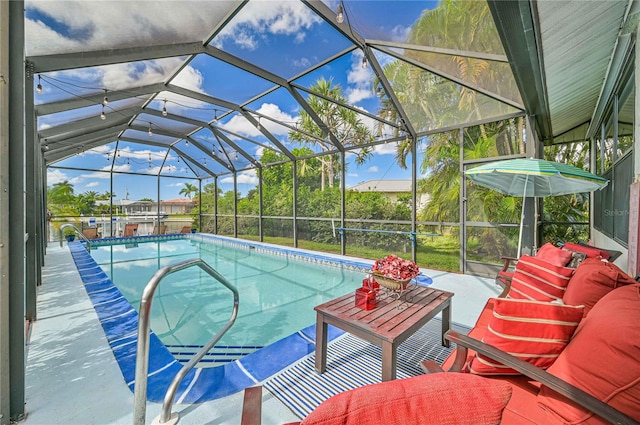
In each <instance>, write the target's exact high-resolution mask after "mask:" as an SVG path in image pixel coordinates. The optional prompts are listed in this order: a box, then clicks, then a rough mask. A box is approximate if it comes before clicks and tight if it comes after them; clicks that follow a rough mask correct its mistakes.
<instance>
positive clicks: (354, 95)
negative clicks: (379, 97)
mask: <svg viewBox="0 0 640 425" xmlns="http://www.w3.org/2000/svg"><path fill="white" fill-rule="evenodd" d="M370 97H371V90H369V89H361V88H360V89H359V88H348V89H347V101H348V102H349V103H351V104H354V103H358V102H360V101H361V100H364V99H369V98H370Z"/></svg>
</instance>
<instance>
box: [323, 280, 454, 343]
mask: <svg viewBox="0 0 640 425" xmlns="http://www.w3.org/2000/svg"><path fill="white" fill-rule="evenodd" d="M451 297H453V293H452V292H447V291H441V290H438V289H433V288H430V287H428V286H419V285H412V286H410V287H409V289H407V291H406V292H405V293H404V294H403V300H405V299H406V301H402V300H401V301H397V300H395V299H393V297H390V296H387V297H380V295H379V297H378V298H379V299H378V304H377V307H376V308H374V309H373V310H363V309H361V308H358V307H356V306H355V294H354V293H350V294H347V295H344V296H342V297H339V298H336V299H333V300H331V301H328V302H326V303H324V304H320V305H318V306H316V307H315V310H316V311H317V312H318V313H319V314H322V315H324V316H326V317H331V318H334V319H338V320H340V321H342V322H345V323H349V324H350V325H351V326H354V327H357V328H360V329H363V330H367V331H370V332H372V333H375V334H377V335H380V336H382V337H384V338H386V339H389V340H393V339H395V338H396V337H397V336H399V335H402V334H403V333H404V332H406V331H407V330H408V329H410V328H412V327H414V326H415V325H416V324H417V323H419V322H421V321H424V318H425V317H427V316H431V314H432V313H433V312H434V310H435V311H436V313H435V314H437V313H438V312H440V311H442V308H443V307H442V306H443V304H445V303H447V302H449V300H450V299H451Z"/></svg>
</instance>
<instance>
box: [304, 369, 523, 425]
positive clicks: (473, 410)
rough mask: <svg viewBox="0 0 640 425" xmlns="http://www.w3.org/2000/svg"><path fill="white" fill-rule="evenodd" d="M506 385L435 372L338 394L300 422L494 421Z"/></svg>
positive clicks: (351, 424) (331, 424) (505, 399)
mask: <svg viewBox="0 0 640 425" xmlns="http://www.w3.org/2000/svg"><path fill="white" fill-rule="evenodd" d="M510 397H511V386H510V385H509V384H507V383H505V382H500V381H495V380H490V379H486V378H482V377H480V376H474V375H469V374H467V373H434V374H427V375H420V376H415V377H412V378H407V379H397V380H394V381H387V382H383V383H381V384H374V385H367V386H364V387H361V388H357V389H355V390H350V391H345V392H343V393H340V394H337V395H335V396H333V397H331V398H329V399H328V400H326V401H325V402H323V403H322V404H320V405H319V406H318V407H317V408H316V409H315V410H314V411H313V412H311V413H310V414H309V416H307V417H306V418H305V419H304V420H303V421H302V422H301V425H311V424H322V425H361V424H385V425H406V424H425V423H432V424H469V425H472V424H474V425H478V424H499V423H500V418H501V417H502V411H503V410H504V407H505V406H506V404H507V402H508V401H509V398H510Z"/></svg>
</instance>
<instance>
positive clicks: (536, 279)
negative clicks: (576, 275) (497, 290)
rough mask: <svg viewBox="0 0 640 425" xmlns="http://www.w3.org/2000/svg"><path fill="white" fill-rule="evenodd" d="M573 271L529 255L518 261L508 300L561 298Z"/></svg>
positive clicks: (549, 299) (550, 299) (551, 299)
mask: <svg viewBox="0 0 640 425" xmlns="http://www.w3.org/2000/svg"><path fill="white" fill-rule="evenodd" d="M573 272H574V269H570V268H567V267H558V266H554V265H553V264H551V263H547V262H546V261H542V260H540V259H538V258H535V257H531V256H529V255H523V256H521V257H520V259H518V264H516V270H515V272H514V273H513V279H512V280H511V289H510V291H509V294H508V295H507V296H508V297H509V298H516V299H526V300H535V301H553V300H555V299H557V298H562V297H563V295H564V291H565V288H566V287H567V285H568V284H569V280H570V279H571V276H572V275H573Z"/></svg>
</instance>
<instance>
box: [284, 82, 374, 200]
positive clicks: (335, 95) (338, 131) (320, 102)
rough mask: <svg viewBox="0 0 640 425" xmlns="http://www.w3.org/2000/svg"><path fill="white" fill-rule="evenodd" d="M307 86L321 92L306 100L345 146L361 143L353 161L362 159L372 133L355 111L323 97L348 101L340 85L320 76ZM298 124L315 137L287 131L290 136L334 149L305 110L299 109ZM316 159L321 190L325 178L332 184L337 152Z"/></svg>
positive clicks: (372, 138) (313, 144)
mask: <svg viewBox="0 0 640 425" xmlns="http://www.w3.org/2000/svg"><path fill="white" fill-rule="evenodd" d="M310 88H311V90H312V91H313V92H316V93H318V94H321V95H322V96H324V97H319V96H314V95H311V96H309V99H308V102H309V106H310V107H311V109H313V110H314V111H315V113H316V114H317V115H318V116H319V117H320V119H321V120H322V122H323V123H324V124H325V125H326V126H327V127H328V128H329V131H330V132H331V133H332V134H333V135H334V136H335V137H336V138H337V139H338V142H340V144H341V145H342V146H344V147H345V148H348V147H354V146H361V149H360V150H359V151H358V152H357V154H356V155H357V157H356V163H357V164H362V163H364V162H365V161H366V159H367V158H369V157H370V156H371V155H372V150H371V148H370V147H366V146H364V145H366V144H368V143H371V142H373V140H374V135H373V133H372V132H371V131H370V130H369V129H368V128H367V127H366V126H365V125H364V123H363V122H362V120H360V118H358V116H357V114H356V113H355V112H354V111H352V110H350V109H347V108H344V107H342V106H340V105H338V104H337V103H334V102H331V101H329V100H326V99H325V97H328V98H331V99H334V100H336V101H338V102H341V103H347V100H346V98H345V97H344V96H343V94H342V89H341V88H340V85H338V84H336V85H334V84H333V80H331V79H330V80H325V79H324V78H321V79H319V80H318V81H316V82H315V84H313V85H312V86H311V87H310ZM299 126H300V128H301V129H302V130H304V131H305V132H306V133H309V134H313V135H314V136H316V137H311V136H308V135H307V134H305V133H303V132H298V131H290V132H289V139H291V140H293V141H296V142H299V143H301V144H303V145H307V146H318V147H320V149H321V150H322V151H323V152H327V153H328V152H331V151H335V149H336V148H335V146H334V145H333V144H332V143H331V142H330V141H329V140H328V136H327V135H326V134H323V132H322V130H321V129H320V127H318V125H317V124H316V122H315V121H314V120H313V119H312V118H311V116H310V115H309V114H308V113H306V112H304V111H302V112H301V113H300V118H299ZM319 160H320V162H321V177H320V189H321V190H324V188H325V181H328V183H329V187H333V183H334V180H335V176H336V171H337V169H338V168H339V166H338V165H337V164H336V163H337V158H336V156H335V155H332V154H328V155H324V156H321V157H320V158H319Z"/></svg>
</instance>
